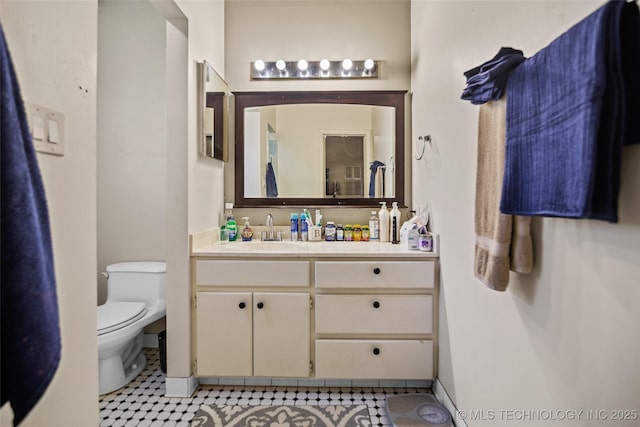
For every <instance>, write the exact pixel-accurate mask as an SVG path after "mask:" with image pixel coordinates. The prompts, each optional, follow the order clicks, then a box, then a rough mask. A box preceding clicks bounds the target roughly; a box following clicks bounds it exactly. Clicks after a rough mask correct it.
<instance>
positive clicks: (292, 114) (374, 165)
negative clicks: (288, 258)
mask: <svg viewBox="0 0 640 427" xmlns="http://www.w3.org/2000/svg"><path fill="white" fill-rule="evenodd" d="M405 94H406V92H405V91H333V92H328V91H323V92H234V93H233V96H234V103H235V139H236V141H235V205H236V206H238V207H251V206H252V207H262V206H264V207H267V206H302V205H304V206H378V204H379V202H380V201H383V200H385V201H387V202H389V203H390V202H391V201H398V202H399V203H398V204H399V205H400V206H403V205H404V145H405V137H404V114H405V110H404V105H405Z"/></svg>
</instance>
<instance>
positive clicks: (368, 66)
mask: <svg viewBox="0 0 640 427" xmlns="http://www.w3.org/2000/svg"><path fill="white" fill-rule="evenodd" d="M374 65H375V62H373V59H371V58H369V59H365V61H364V68H366V69H367V70H373V66H374Z"/></svg>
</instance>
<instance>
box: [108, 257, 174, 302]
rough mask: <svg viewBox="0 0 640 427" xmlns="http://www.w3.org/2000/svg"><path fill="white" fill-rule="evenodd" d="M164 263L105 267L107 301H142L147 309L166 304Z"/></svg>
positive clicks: (128, 263)
mask: <svg viewBox="0 0 640 427" xmlns="http://www.w3.org/2000/svg"><path fill="white" fill-rule="evenodd" d="M166 272H167V267H166V264H165V263H164V262H157V261H145V262H120V263H117V264H111V265H108V266H107V273H108V279H107V301H143V302H144V303H145V304H146V306H147V307H156V306H157V305H158V304H160V305H161V306H162V307H164V306H165V304H166V297H165V295H166V292H165V291H166Z"/></svg>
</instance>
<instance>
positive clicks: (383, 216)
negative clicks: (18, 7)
mask: <svg viewBox="0 0 640 427" xmlns="http://www.w3.org/2000/svg"><path fill="white" fill-rule="evenodd" d="M380 204H381V205H382V207H381V208H380V211H378V218H379V219H380V241H381V242H388V241H389V236H390V234H389V211H388V210H387V202H380Z"/></svg>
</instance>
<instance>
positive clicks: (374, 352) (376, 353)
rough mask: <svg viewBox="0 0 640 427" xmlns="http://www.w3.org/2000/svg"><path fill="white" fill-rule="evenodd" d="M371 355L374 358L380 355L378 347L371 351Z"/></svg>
mask: <svg viewBox="0 0 640 427" xmlns="http://www.w3.org/2000/svg"><path fill="white" fill-rule="evenodd" d="M373 354H375V355H376V356H377V355H379V354H380V349H379V348H378V347H375V348H374V349H373Z"/></svg>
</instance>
